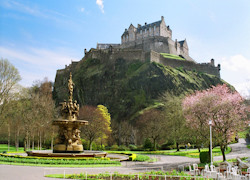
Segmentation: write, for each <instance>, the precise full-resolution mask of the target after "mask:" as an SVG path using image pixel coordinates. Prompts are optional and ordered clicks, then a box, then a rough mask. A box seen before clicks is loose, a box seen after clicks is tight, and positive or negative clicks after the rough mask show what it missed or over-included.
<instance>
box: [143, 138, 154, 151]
mask: <svg viewBox="0 0 250 180" xmlns="http://www.w3.org/2000/svg"><path fill="white" fill-rule="evenodd" d="M152 147H153V145H152V142H151V141H150V139H149V138H147V139H146V140H145V141H144V145H143V148H144V150H151V149H152Z"/></svg>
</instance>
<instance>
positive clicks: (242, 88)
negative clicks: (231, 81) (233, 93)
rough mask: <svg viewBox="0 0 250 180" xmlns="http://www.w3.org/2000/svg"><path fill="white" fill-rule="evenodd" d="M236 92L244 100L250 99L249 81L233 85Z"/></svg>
mask: <svg viewBox="0 0 250 180" xmlns="http://www.w3.org/2000/svg"><path fill="white" fill-rule="evenodd" d="M234 87H235V88H236V90H237V91H238V92H239V93H240V94H241V95H242V96H243V97H245V98H250V80H249V81H246V82H243V83H237V84H235V85H234Z"/></svg>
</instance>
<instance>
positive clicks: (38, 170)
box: [0, 139, 250, 180]
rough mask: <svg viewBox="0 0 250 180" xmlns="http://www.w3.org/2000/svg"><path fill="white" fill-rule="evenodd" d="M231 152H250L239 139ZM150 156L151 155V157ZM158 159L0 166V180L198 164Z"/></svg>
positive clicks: (182, 159) (192, 160)
mask: <svg viewBox="0 0 250 180" xmlns="http://www.w3.org/2000/svg"><path fill="white" fill-rule="evenodd" d="M230 146H231V147H232V152H231V153H229V154H227V155H226V158H227V159H231V158H236V157H250V150H249V149H248V148H247V147H246V141H245V140H244V139H239V143H236V144H232V145H230ZM151 156H152V155H151ZM153 157H155V158H157V159H158V161H157V162H154V163H141V162H122V166H121V167H103V168H44V167H30V166H13V165H0V180H16V179H18V180H35V179H39V180H40V179H41V180H51V178H45V177H44V174H56V173H60V174H63V173H64V172H65V173H66V174H72V173H86V172H87V173H88V174H95V173H101V172H111V173H113V172H120V173H126V174H128V173H137V172H142V171H150V170H159V169H163V170H171V169H175V168H177V166H178V165H180V164H186V163H199V159H197V158H188V157H181V156H165V155H156V156H153ZM214 160H215V161H217V160H222V157H214Z"/></svg>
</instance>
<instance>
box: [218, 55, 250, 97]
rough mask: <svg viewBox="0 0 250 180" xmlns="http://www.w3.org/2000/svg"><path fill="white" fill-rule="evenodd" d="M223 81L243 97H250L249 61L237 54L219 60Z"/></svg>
mask: <svg viewBox="0 0 250 180" xmlns="http://www.w3.org/2000/svg"><path fill="white" fill-rule="evenodd" d="M219 59H221V60H220V63H221V68H222V72H221V73H222V74H223V75H224V77H223V78H224V79H225V80H227V81H228V82H229V83H230V84H232V85H233V86H234V87H235V88H236V90H237V91H238V92H239V93H240V94H241V95H242V96H243V97H249V96H250V79H249V78H250V59H248V58H246V57H245V56H243V55H241V54H238V55H235V56H231V57H223V58H219Z"/></svg>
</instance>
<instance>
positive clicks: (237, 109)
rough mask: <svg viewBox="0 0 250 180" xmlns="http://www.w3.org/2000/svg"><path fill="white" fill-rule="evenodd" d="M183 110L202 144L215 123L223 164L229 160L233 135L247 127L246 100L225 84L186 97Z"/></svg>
mask: <svg viewBox="0 0 250 180" xmlns="http://www.w3.org/2000/svg"><path fill="white" fill-rule="evenodd" d="M183 110H184V115H185V117H186V121H187V125H188V126H190V127H191V128H193V129H194V130H196V131H197V135H198V136H200V137H201V142H206V141H207V140H209V136H208V135H209V131H208V127H209V125H208V123H209V120H212V128H213V134H214V136H215V137H216V143H217V144H219V145H220V147H221V151H222V154H223V160H225V159H226V157H225V154H224V151H225V148H226V146H227V144H228V143H229V142H230V139H231V138H232V135H234V134H235V133H237V132H238V131H239V130H241V129H242V128H243V127H244V126H246V125H247V124H248V122H247V121H246V118H245V117H246V107H245V105H244V104H243V98H242V97H241V96H240V94H239V93H238V92H236V91H235V92H233V91H232V90H231V89H229V88H228V87H227V86H226V85H225V84H224V85H218V86H216V87H215V86H213V87H212V88H210V89H207V90H203V91H196V93H195V94H193V95H190V96H187V97H186V98H185V99H184V101H183Z"/></svg>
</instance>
